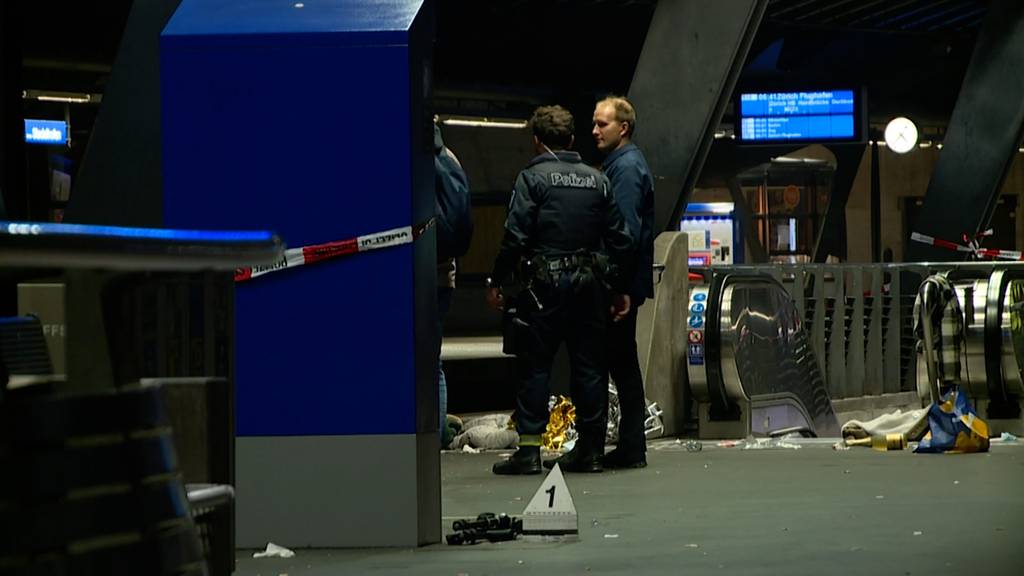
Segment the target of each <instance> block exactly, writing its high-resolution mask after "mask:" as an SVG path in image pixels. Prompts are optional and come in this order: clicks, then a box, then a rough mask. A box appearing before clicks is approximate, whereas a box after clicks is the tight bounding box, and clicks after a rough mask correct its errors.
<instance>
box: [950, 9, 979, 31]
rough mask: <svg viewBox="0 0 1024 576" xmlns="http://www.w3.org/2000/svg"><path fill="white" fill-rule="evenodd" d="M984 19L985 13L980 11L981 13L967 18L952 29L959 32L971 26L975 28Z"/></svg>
mask: <svg viewBox="0 0 1024 576" xmlns="http://www.w3.org/2000/svg"><path fill="white" fill-rule="evenodd" d="M984 21H985V13H984V12H982V13H981V14H979V15H977V16H975V17H973V18H971V19H969V20H965V21H964V23H963V24H961V25H959V26H957V27H956V28H955V29H954V31H955V32H961V31H963V30H969V29H971V28H977V27H978V26H981V23H982V22H984Z"/></svg>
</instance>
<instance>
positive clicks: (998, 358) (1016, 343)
mask: <svg viewBox="0 0 1024 576" xmlns="http://www.w3.org/2000/svg"><path fill="white" fill-rule="evenodd" d="M974 276H975V277H969V276H966V275H964V274H955V273H950V274H948V278H949V280H950V281H951V283H952V285H953V290H954V293H955V295H956V298H957V300H958V303H959V305H960V310H961V313H962V314H963V321H964V322H963V328H964V330H963V334H962V338H963V340H964V342H963V344H962V348H961V350H960V356H959V359H960V366H961V381H960V385H959V386H960V389H961V390H966V391H967V393H968V396H969V397H970V398H971V399H972V400H973V401H975V402H977V403H978V404H979V405H984V406H985V407H986V410H985V411H984V412H985V414H986V415H987V416H988V417H989V418H996V419H999V418H1019V417H1020V399H1021V398H1024V372H1022V367H1024V326H1022V315H1024V314H1022V313H1024V270H1020V269H1000V270H995V271H993V272H991V273H990V274H989V273H986V274H982V275H974ZM917 389H918V394H919V395H920V396H921V398H922V399H927V398H929V385H928V370H927V365H926V362H925V361H924V356H923V354H921V353H920V351H919V352H918V355H917Z"/></svg>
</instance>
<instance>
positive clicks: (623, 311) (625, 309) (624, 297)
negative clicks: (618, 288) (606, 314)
mask: <svg viewBox="0 0 1024 576" xmlns="http://www.w3.org/2000/svg"><path fill="white" fill-rule="evenodd" d="M629 307H630V300H629V294H615V295H614V296H612V306H611V310H610V312H611V315H612V322H618V321H619V320H622V319H623V318H625V317H626V315H627V314H629Z"/></svg>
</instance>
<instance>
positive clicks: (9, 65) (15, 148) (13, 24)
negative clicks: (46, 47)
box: [0, 2, 25, 218]
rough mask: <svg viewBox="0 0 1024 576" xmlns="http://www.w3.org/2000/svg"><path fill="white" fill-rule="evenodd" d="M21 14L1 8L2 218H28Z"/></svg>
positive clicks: (13, 5)
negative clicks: (24, 211)
mask: <svg viewBox="0 0 1024 576" xmlns="http://www.w3.org/2000/svg"><path fill="white" fill-rule="evenodd" d="M21 34H22V27H21V17H20V10H19V6H18V3H17V2H3V3H2V4H0V79H2V80H0V218H19V217H24V214H22V209H21V207H22V206H23V205H24V204H25V202H24V198H25V161H24V158H25V139H24V134H25V132H24V125H23V124H22V120H23V118H24V114H22V111H21V90H22V88H21V43H20V41H19V39H20V37H21Z"/></svg>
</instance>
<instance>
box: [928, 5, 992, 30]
mask: <svg viewBox="0 0 1024 576" xmlns="http://www.w3.org/2000/svg"><path fill="white" fill-rule="evenodd" d="M986 10H987V9H986V8H985V7H977V8H971V9H969V10H967V11H966V12H964V13H963V14H959V15H957V16H955V17H953V18H947V19H946V20H943V21H942V22H940V23H937V24H933V25H931V26H929V27H928V32H934V31H936V30H941V29H943V28H946V29H949V28H955V29H956V30H959V29H960V28H961V27H960V26H954V25H955V24H957V23H958V22H963V21H964V20H968V21H970V20H973V21H974V24H973V25H974V26H977V25H978V24H980V23H981V20H982V18H984V16H985V11H986Z"/></svg>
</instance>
